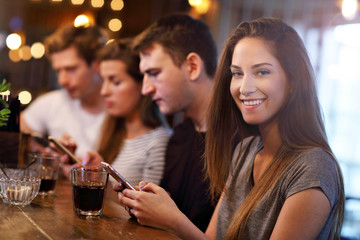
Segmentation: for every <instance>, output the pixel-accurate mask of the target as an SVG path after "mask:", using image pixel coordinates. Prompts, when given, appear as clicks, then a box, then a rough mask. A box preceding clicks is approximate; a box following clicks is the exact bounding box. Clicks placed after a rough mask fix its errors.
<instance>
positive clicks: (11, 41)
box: [6, 33, 21, 50]
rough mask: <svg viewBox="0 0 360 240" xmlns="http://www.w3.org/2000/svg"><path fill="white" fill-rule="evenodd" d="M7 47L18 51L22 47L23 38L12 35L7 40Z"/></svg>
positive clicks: (15, 34)
mask: <svg viewBox="0 0 360 240" xmlns="http://www.w3.org/2000/svg"><path fill="white" fill-rule="evenodd" d="M6 46H7V47H8V48H9V49H11V50H14V49H18V48H19V47H20V46H21V37H20V35H19V34H17V33H12V34H10V35H9V36H8V37H7V38H6Z"/></svg>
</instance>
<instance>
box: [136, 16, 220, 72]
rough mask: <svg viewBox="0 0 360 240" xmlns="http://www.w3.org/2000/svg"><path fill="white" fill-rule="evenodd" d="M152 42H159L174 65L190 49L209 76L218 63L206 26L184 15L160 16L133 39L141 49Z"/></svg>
mask: <svg viewBox="0 0 360 240" xmlns="http://www.w3.org/2000/svg"><path fill="white" fill-rule="evenodd" d="M154 43H158V44H160V45H161V46H162V47H163V48H164V50H165V51H166V52H167V53H168V54H169V55H170V57H171V59H172V60H173V62H174V64H175V65H176V66H179V67H180V66H181V65H182V64H183V62H184V61H185V59H186V57H187V55H188V54H189V53H191V52H194V53H196V54H198V55H199V56H200V57H201V59H202V60H203V62H204V65H205V70H206V73H207V75H208V76H210V77H213V76H214V74H215V71H216V65H217V49H216V44H215V40H214V38H213V36H212V34H211V32H210V29H209V27H208V26H207V25H206V24H205V23H204V22H202V21H200V20H197V19H194V18H192V17H190V16H188V15H186V14H174V15H170V16H166V17H163V18H161V19H159V20H158V21H156V22H155V23H153V24H152V25H150V26H149V27H148V28H147V29H145V30H144V31H143V32H142V33H140V34H139V35H138V36H137V37H136V38H135V40H134V48H135V50H137V51H139V52H143V51H145V50H146V49H148V48H149V47H151V46H152V45H153V44H154Z"/></svg>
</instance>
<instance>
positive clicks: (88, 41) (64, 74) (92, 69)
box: [20, 26, 107, 155]
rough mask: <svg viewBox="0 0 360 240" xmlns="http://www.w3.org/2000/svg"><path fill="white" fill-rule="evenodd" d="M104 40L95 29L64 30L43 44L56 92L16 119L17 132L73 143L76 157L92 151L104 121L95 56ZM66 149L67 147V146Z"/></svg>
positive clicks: (42, 98)
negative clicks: (55, 82) (17, 121)
mask: <svg viewBox="0 0 360 240" xmlns="http://www.w3.org/2000/svg"><path fill="white" fill-rule="evenodd" d="M106 41H107V37H106V36H105V34H104V32H103V30H102V29H100V28H98V27H78V28H76V27H74V26H64V27H62V28H59V29H58V30H57V31H56V32H55V33H54V34H52V35H50V36H49V37H48V38H47V39H46V40H45V47H46V54H47V56H48V58H49V59H50V61H51V64H52V67H53V69H54V70H55V71H56V73H57V77H58V84H59V85H60V86H61V87H62V89H60V90H55V91H51V92H48V93H46V94H44V95H42V96H39V97H38V98H37V99H35V101H34V102H32V103H31V104H30V105H29V106H28V107H27V108H26V109H25V110H24V111H23V112H22V113H21V115H20V129H21V131H23V132H26V133H32V132H37V133H41V134H46V135H51V136H54V137H55V138H60V139H61V140H62V141H63V142H64V143H65V145H67V144H66V142H67V141H69V142H70V140H71V141H72V142H76V144H77V148H76V152H75V153H76V155H82V154H83V153H85V152H86V151H89V150H94V147H95V143H96V139H97V136H98V132H99V131H100V127H101V125H102V122H103V119H104V110H105V105H104V101H103V99H102V97H101V96H100V89H101V78H100V77H99V62H98V61H97V60H96V53H97V51H98V50H99V49H101V47H102V46H104V45H105V44H106ZM68 145H69V144H68Z"/></svg>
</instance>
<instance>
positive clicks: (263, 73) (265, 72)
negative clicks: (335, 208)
mask: <svg viewBox="0 0 360 240" xmlns="http://www.w3.org/2000/svg"><path fill="white" fill-rule="evenodd" d="M269 73H270V71H268V70H261V71H259V72H258V75H260V76H264V75H267V74H269Z"/></svg>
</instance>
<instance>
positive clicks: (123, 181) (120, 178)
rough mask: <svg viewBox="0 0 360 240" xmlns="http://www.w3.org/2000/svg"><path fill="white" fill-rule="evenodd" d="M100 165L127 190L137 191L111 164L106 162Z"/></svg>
mask: <svg viewBox="0 0 360 240" xmlns="http://www.w3.org/2000/svg"><path fill="white" fill-rule="evenodd" d="M100 165H101V166H102V167H103V168H104V169H105V170H106V171H107V172H108V173H109V174H110V175H111V176H112V177H113V178H114V179H115V180H116V181H117V182H119V183H121V184H122V185H123V186H124V187H125V188H128V189H131V190H134V191H136V189H135V188H134V187H133V186H132V185H131V184H130V183H129V182H128V181H127V180H126V179H125V178H124V177H123V176H121V174H120V173H119V172H118V171H116V170H115V168H113V167H112V166H111V165H110V164H108V163H106V162H101V163H100Z"/></svg>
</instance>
